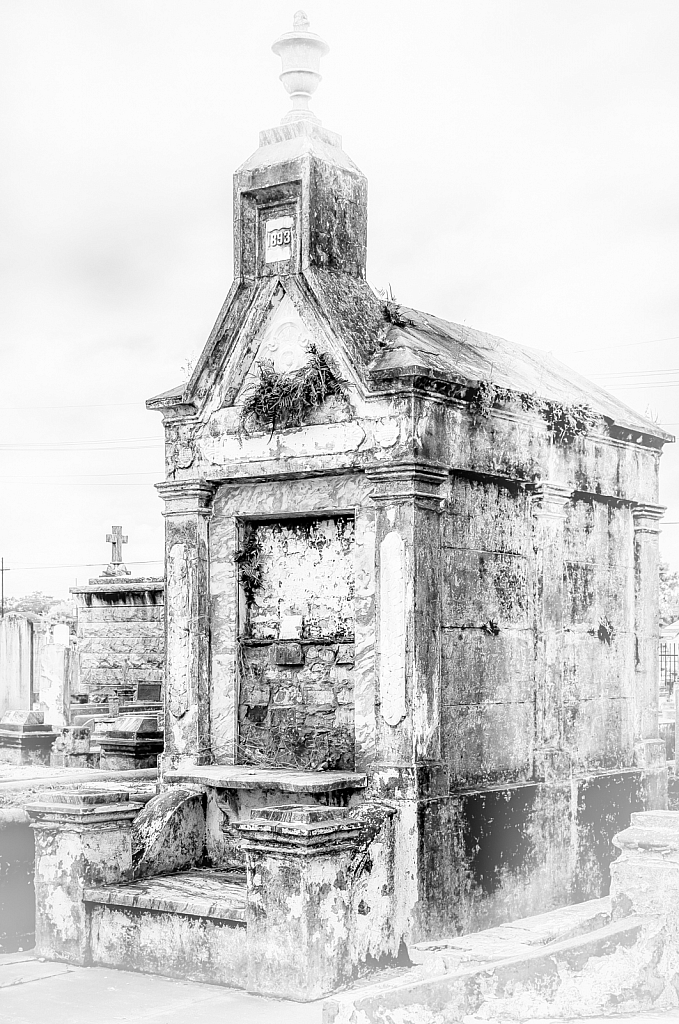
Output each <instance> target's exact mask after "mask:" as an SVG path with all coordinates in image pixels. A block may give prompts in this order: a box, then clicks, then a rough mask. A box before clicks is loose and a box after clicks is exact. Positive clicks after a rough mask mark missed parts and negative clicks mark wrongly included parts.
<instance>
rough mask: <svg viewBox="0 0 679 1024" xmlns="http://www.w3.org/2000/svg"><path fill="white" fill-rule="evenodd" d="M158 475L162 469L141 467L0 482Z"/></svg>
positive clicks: (3, 478) (5, 477)
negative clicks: (130, 469)
mask: <svg viewBox="0 0 679 1024" xmlns="http://www.w3.org/2000/svg"><path fill="white" fill-rule="evenodd" d="M160 475H162V469H141V470H133V471H131V472H129V473H61V474H59V475H56V476H40V477H35V476H0V482H4V481H7V480H13V481H17V480H25V481H26V483H29V482H30V481H36V482H44V481H46V480H85V479H88V480H92V479H94V478H100V477H111V476H115V477H119V476H155V477H157V476H160ZM139 486H140V487H143V486H144V485H143V484H140V485H139Z"/></svg>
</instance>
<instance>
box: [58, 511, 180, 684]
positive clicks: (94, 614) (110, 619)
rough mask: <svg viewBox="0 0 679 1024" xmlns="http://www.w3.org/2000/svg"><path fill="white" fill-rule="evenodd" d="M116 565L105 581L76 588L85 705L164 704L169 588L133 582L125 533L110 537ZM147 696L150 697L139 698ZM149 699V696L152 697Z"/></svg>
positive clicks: (145, 580) (152, 580) (156, 581)
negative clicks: (124, 558)
mask: <svg viewBox="0 0 679 1024" xmlns="http://www.w3.org/2000/svg"><path fill="white" fill-rule="evenodd" d="M107 541H108V542H109V543H110V544H111V560H110V562H109V564H108V565H107V566H106V568H105V569H104V570H103V571H102V573H101V575H100V576H98V577H96V578H94V579H90V580H89V583H88V584H86V585H85V586H79V587H72V588H71V593H72V594H73V595H74V596H75V598H76V602H77V613H78V623H77V670H76V679H75V683H74V688H73V692H74V695H77V696H78V697H79V698H80V700H82V699H83V698H85V699H86V700H88V701H92V699H93V698H94V699H95V700H96V699H99V700H101V701H104V700H108V698H109V697H118V698H119V699H120V700H121V701H130V700H135V701H147V700H153V701H158V700H160V699H161V691H162V679H163V659H164V652H165V637H164V624H163V618H164V607H165V584H164V581H163V579H161V578H158V577H133V576H131V574H130V571H129V570H128V569H127V567H126V566H125V565H124V564H123V561H122V545H123V544H124V543H126V542H127V536H126V535H124V534H123V532H122V527H120V526H114V527H112V531H111V533H109V534H108V535H107ZM140 687H141V693H142V694H144V696H139V694H140ZM147 695H148V696H147Z"/></svg>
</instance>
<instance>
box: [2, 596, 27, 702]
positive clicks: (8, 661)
mask: <svg viewBox="0 0 679 1024" xmlns="http://www.w3.org/2000/svg"><path fill="white" fill-rule="evenodd" d="M33 639H34V631H33V623H32V622H31V621H30V619H27V618H26V617H25V616H24V615H19V614H17V613H16V612H8V614H7V615H5V616H3V618H2V619H0V718H2V716H3V715H4V713H5V711H14V710H17V711H19V710H26V711H28V710H30V708H31V703H32V701H33V696H34V694H33V676H34V660H33Z"/></svg>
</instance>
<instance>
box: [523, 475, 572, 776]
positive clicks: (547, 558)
mask: <svg viewBox="0 0 679 1024" xmlns="http://www.w3.org/2000/svg"><path fill="white" fill-rule="evenodd" d="M570 498H571V492H570V490H569V489H568V488H566V487H562V486H561V485H560V484H552V483H546V482H542V483H538V484H536V485H535V487H534V490H533V493H532V495H531V506H532V513H533V551H534V557H535V575H534V585H535V596H534V608H535V618H534V628H535V649H536V659H535V680H536V683H535V685H536V691H537V692H536V722H535V774H536V777H537V778H543V779H544V778H545V776H546V775H549V774H550V773H551V772H552V771H553V770H555V769H557V770H558V762H559V760H560V758H561V756H562V754H561V751H562V746H563V726H564V723H563V569H564V524H565V522H566V505H567V504H568V502H569V501H570Z"/></svg>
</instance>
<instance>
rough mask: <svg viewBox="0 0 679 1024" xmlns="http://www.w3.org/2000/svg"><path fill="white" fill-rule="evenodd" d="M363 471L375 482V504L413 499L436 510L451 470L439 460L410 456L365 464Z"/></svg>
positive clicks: (417, 503)
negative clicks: (370, 464) (401, 460)
mask: <svg viewBox="0 0 679 1024" xmlns="http://www.w3.org/2000/svg"><path fill="white" fill-rule="evenodd" d="M364 472H365V475H366V477H367V478H368V480H370V481H371V483H373V485H374V489H373V492H372V494H371V495H370V497H371V499H372V501H374V502H375V504H379V505H393V504H397V503H405V502H407V503H411V502H412V503H414V504H416V505H419V506H421V507H423V508H427V509H430V510H433V511H436V512H440V511H441V510H442V508H443V495H442V494H441V485H442V484H443V483H444V482H445V481H446V480H447V479H448V477H449V475H450V472H449V470H448V467H447V466H444V465H443V464H442V463H439V462H427V461H424V460H423V461H421V462H419V461H417V460H415V459H413V460H409V461H404V462H390V463H386V464H385V465H372V466H368V467H366V469H365V470H364Z"/></svg>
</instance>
